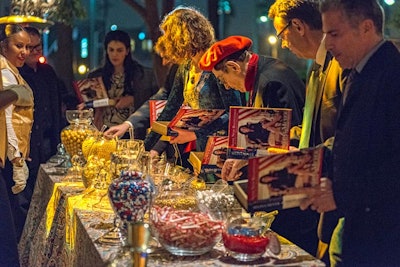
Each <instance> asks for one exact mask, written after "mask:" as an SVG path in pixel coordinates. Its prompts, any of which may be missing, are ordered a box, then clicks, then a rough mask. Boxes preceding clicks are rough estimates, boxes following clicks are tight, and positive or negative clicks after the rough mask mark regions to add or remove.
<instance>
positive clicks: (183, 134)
mask: <svg viewBox="0 0 400 267" xmlns="http://www.w3.org/2000/svg"><path fill="white" fill-rule="evenodd" d="M172 130H174V131H175V132H177V133H178V135H177V136H172V137H171V140H170V141H169V142H170V144H185V143H188V142H190V141H194V140H196V139H197V137H196V134H195V133H194V132H192V131H187V130H182V129H181V128H177V127H174V128H172Z"/></svg>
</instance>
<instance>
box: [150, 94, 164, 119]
mask: <svg viewBox="0 0 400 267" xmlns="http://www.w3.org/2000/svg"><path fill="white" fill-rule="evenodd" d="M166 104H167V100H155V99H150V100H149V109H150V126H152V125H153V122H154V121H156V120H157V118H158V116H159V115H160V113H161V112H162V111H163V110H164V108H165V105H166Z"/></svg>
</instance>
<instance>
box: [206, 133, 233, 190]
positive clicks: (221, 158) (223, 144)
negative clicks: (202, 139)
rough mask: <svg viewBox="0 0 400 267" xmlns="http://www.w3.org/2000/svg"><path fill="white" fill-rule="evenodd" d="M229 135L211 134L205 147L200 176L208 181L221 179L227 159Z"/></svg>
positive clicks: (213, 181)
mask: <svg viewBox="0 0 400 267" xmlns="http://www.w3.org/2000/svg"><path fill="white" fill-rule="evenodd" d="M227 152H228V136H209V137H208V140H207V144H206V147H205V149H204V153H203V157H202V161H201V168H200V175H199V176H200V177H201V178H202V179H203V180H204V181H205V182H206V183H215V182H216V181H218V180H219V179H221V171H222V167H223V166H224V162H225V161H226V159H227Z"/></svg>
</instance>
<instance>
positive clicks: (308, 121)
mask: <svg viewBox="0 0 400 267" xmlns="http://www.w3.org/2000/svg"><path fill="white" fill-rule="evenodd" d="M268 16H269V17H270V18H271V19H273V23H274V27H275V29H276V31H277V36H278V38H279V39H281V41H282V48H287V49H289V50H290V51H291V52H292V53H294V54H295V55H296V56H298V57H299V58H305V59H310V60H312V68H311V72H310V75H309V78H308V81H307V86H306V88H307V93H306V101H305V108H304V114H303V121H302V124H301V125H300V126H294V127H293V128H292V129H291V139H292V140H294V139H297V140H299V148H306V147H314V146H317V145H319V144H322V143H324V142H326V144H327V145H328V146H331V142H332V139H333V138H332V137H333V136H334V134H335V127H336V115H337V109H338V107H339V104H340V99H341V91H340V75H341V68H340V66H339V63H338V62H337V61H336V60H335V59H334V58H333V57H332V55H331V54H330V53H329V52H328V51H327V50H326V48H325V43H324V37H323V32H322V19H321V13H320V12H319V6H318V2H317V1H314V0H292V1H286V0H276V1H275V3H274V4H273V5H272V6H271V7H270V9H269V12H268ZM292 143H293V141H292ZM337 221H338V216H337V214H336V212H330V213H326V214H321V218H320V222H319V229H318V230H319V231H318V236H319V239H320V243H319V246H318V250H317V253H316V255H317V257H318V258H323V257H324V255H326V257H325V258H324V261H325V262H328V261H329V259H328V256H327V254H328V253H325V252H326V251H327V248H328V244H329V242H330V239H331V235H332V231H333V228H334V227H335V226H336V224H337Z"/></svg>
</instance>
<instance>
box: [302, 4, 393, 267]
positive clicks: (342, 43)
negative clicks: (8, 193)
mask: <svg viewBox="0 0 400 267" xmlns="http://www.w3.org/2000/svg"><path fill="white" fill-rule="evenodd" d="M320 12H321V15H322V25H323V27H322V29H323V32H324V33H325V34H326V37H325V46H326V49H327V50H328V51H329V52H330V53H331V54H332V55H333V56H334V57H335V59H336V60H337V61H338V62H339V64H340V66H341V67H342V68H343V69H344V70H348V71H349V72H348V73H349V74H348V76H347V77H346V81H345V85H344V88H343V96H342V101H341V104H340V107H339V111H338V113H339V114H338V118H337V125H336V131H335V142H334V144H333V149H332V158H331V164H332V168H331V171H332V172H331V173H330V174H329V176H328V177H329V179H326V180H324V181H323V182H322V183H321V185H320V187H316V188H315V189H314V190H313V191H312V192H311V193H313V194H311V195H309V198H308V199H307V200H305V201H304V203H303V204H302V208H304V209H306V208H308V207H311V209H314V210H316V211H318V212H327V211H331V210H337V211H338V212H339V213H341V214H342V216H343V218H344V220H342V221H341V223H339V224H338V226H337V227H336V229H335V231H334V233H333V236H332V240H331V244H330V245H331V246H332V244H333V242H334V241H336V242H337V241H339V243H340V245H341V262H333V263H334V264H333V265H334V266H398V265H399V259H398V256H397V255H399V253H400V246H399V240H400V221H399V218H400V209H399V205H400V198H399V196H398V194H399V190H400V177H399V172H398V166H399V163H400V154H399V152H398V151H399V149H400V143H399V142H398V141H397V140H398V137H399V136H400V121H399V120H398V119H397V117H398V113H399V107H400V80H399V79H398V77H400V53H399V51H398V49H397V48H396V46H395V45H394V44H393V43H392V42H390V41H387V40H385V39H384V35H383V28H384V13H383V8H382V6H381V5H380V4H379V3H378V1H376V0H323V1H321V3H320ZM331 256H332V255H331Z"/></svg>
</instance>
